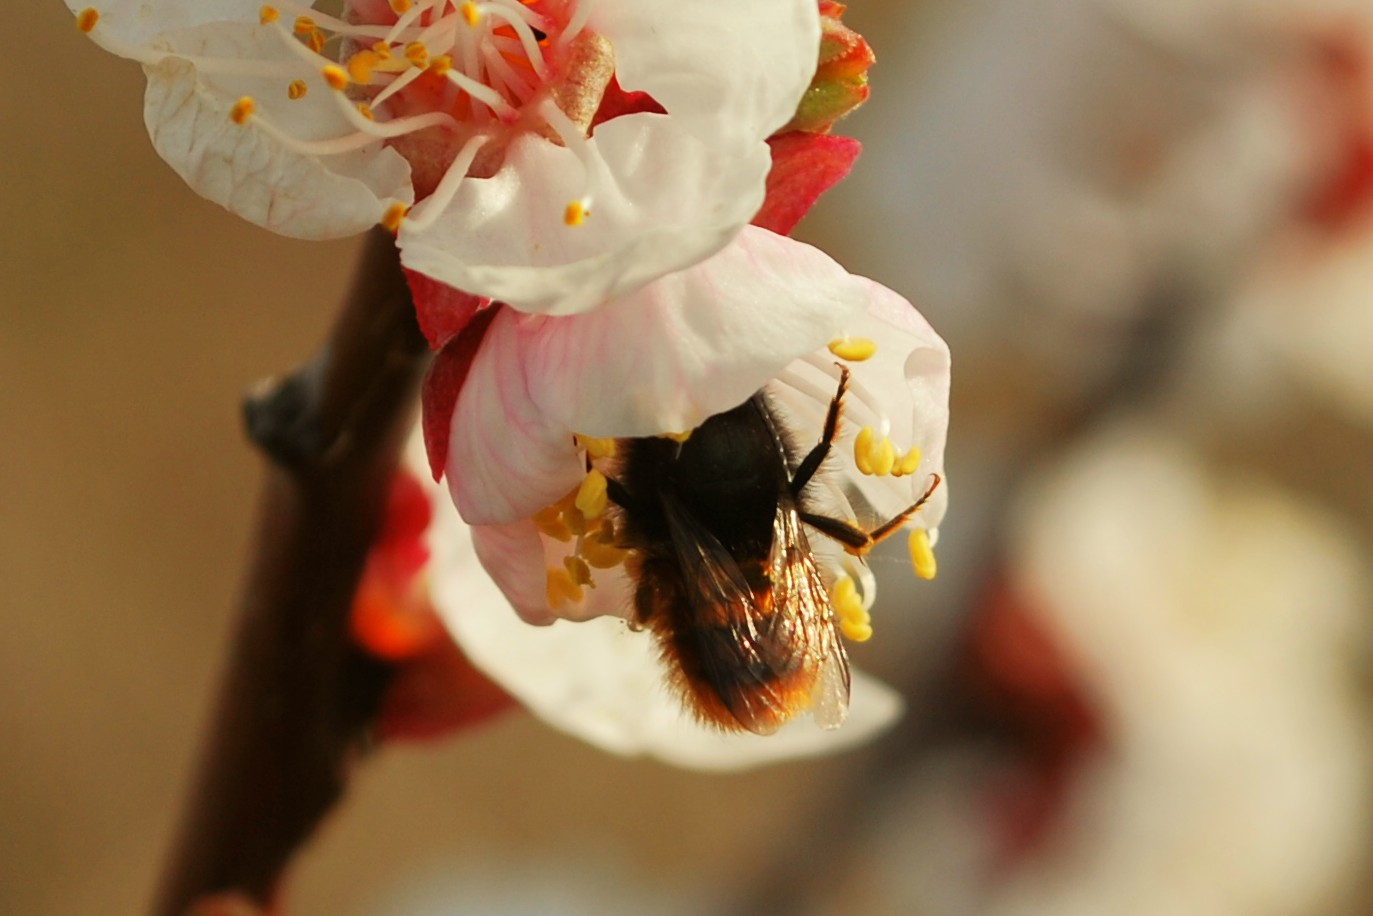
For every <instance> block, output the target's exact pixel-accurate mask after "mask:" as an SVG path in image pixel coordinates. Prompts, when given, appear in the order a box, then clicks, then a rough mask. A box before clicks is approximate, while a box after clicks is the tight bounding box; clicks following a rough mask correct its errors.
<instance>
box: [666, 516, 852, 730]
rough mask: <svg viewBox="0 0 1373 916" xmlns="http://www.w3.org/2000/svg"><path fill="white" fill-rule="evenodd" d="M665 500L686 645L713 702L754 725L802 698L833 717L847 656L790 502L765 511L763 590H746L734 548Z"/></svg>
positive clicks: (844, 695) (840, 707)
mask: <svg viewBox="0 0 1373 916" xmlns="http://www.w3.org/2000/svg"><path fill="white" fill-rule="evenodd" d="M664 509H665V510H666V513H665V514H666V516H667V520H668V527H669V528H670V530H671V532H672V542H673V547H674V549H675V551H676V554H677V559H678V562H679V563H680V564H681V567H682V573H683V578H684V579H685V583H686V589H687V593H686V599H687V601H688V603H689V604H690V606H691V609H692V612H693V619H692V621H691V625H690V626H689V627H688V630H689V634H690V637H691V638H692V639H694V640H695V641H696V645H695V648H696V650H697V651H696V652H694V653H693V655H694V656H695V657H697V658H698V659H699V661H700V666H701V673H702V676H703V677H704V679H705V680H706V682H707V683H708V684H709V686H710V687H711V689H713V690H714V692H715V694H716V696H717V697H718V699H719V701H720V703H721V704H722V705H723V706H724V708H725V709H726V710H727V711H728V712H729V714H730V715H732V716H733V717H734V718H735V719H736V720H737V721H738V722H739V724H741V725H742V726H743V727H745V728H747V729H748V730H749V731H752V732H756V733H758V734H771V733H772V732H774V731H776V730H777V729H778V728H779V727H780V726H782V725H783V724H784V723H786V722H787V721H788V720H789V719H791V717H792V716H793V715H794V714H795V713H796V712H798V711H800V710H802V709H805V708H807V707H810V708H812V709H813V710H814V712H815V716H816V720H817V721H818V722H819V723H820V724H821V725H823V726H825V727H829V728H832V727H834V726H837V725H838V724H839V723H840V722H841V721H843V718H844V712H845V711H846V709H847V707H848V691H849V671H848V659H847V656H846V655H845V654H844V648H843V645H842V643H840V642H839V636H838V633H837V632H836V631H835V629H834V624H833V622H832V620H831V614H830V604H829V596H828V593H827V592H826V590H825V586H824V582H823V581H822V580H821V578H820V574H819V571H818V570H817V569H816V568H815V561H814V558H813V557H812V556H811V553H810V548H809V546H808V545H807V543H806V541H805V535H804V533H803V532H802V531H801V528H800V520H799V519H798V518H797V516H796V510H795V507H794V506H792V505H790V504H789V503H786V504H783V505H779V507H778V511H777V516H776V518H774V521H773V549H772V553H771V555H770V556H769V557H767V558H766V562H767V564H768V573H769V579H770V581H771V582H772V588H771V592H770V594H767V593H765V594H755V593H754V591H753V589H752V588H751V587H750V586H749V584H748V580H747V578H746V577H745V575H744V573H743V571H742V570H741V569H740V568H739V564H738V563H737V562H736V561H735V559H734V557H733V556H731V555H730V552H729V551H728V550H727V549H726V548H725V547H724V545H722V544H721V543H720V541H719V540H718V539H717V538H716V537H715V536H714V535H713V534H711V532H710V531H709V530H708V529H706V527H705V526H704V525H702V524H701V523H700V522H699V521H698V520H697V519H696V518H695V516H694V515H692V513H691V512H690V511H689V510H688V509H686V508H685V507H684V506H682V505H681V504H680V503H679V502H677V501H676V500H675V499H672V498H671V497H669V498H667V499H665V500H664ZM707 709H708V707H707Z"/></svg>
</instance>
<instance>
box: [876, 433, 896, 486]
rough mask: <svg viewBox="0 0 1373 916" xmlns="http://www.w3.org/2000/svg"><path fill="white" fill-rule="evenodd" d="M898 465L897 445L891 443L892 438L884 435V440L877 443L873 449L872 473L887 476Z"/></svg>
mask: <svg viewBox="0 0 1373 916" xmlns="http://www.w3.org/2000/svg"><path fill="white" fill-rule="evenodd" d="M894 467H896V446H894V445H892V444H891V440H890V439H888V438H887V437H885V436H883V437H882V441H881V442H879V443H877V447H876V448H874V449H873V450H872V473H874V474H876V475H877V476H878V477H886V476H887V475H888V474H890V473H891V472H892V468H894Z"/></svg>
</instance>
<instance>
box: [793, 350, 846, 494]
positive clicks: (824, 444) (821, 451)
mask: <svg viewBox="0 0 1373 916" xmlns="http://www.w3.org/2000/svg"><path fill="white" fill-rule="evenodd" d="M836 365H838V364H836ZM848 386H849V370H848V367H847V366H843V365H840V366H839V390H838V391H836V392H835V393H834V397H833V399H831V400H830V408H829V410H828V411H827V412H826V413H825V430H824V432H822V433H821V434H820V441H819V442H817V443H816V444H815V448H813V449H811V450H810V452H809V453H808V454H807V455H806V457H805V458H803V459H801V463H800V464H799V465H797V466H796V473H795V474H793V475H792V476H791V495H792V496H794V497H799V496H800V495H801V491H802V490H804V489H805V488H806V484H808V483H810V479H811V478H812V477H814V476H815V472H816V471H818V470H820V465H821V464H823V463H824V461H825V458H827V457H828V456H829V453H830V448H831V447H833V445H834V437H835V436H836V435H838V434H839V414H840V412H841V410H842V408H843V401H844V391H845V389H847V388H848Z"/></svg>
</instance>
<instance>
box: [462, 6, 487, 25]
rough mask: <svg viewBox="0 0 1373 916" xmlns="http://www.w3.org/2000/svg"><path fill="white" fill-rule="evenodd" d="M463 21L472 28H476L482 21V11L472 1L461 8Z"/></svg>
mask: <svg viewBox="0 0 1373 916" xmlns="http://www.w3.org/2000/svg"><path fill="white" fill-rule="evenodd" d="M460 11H461V12H462V18H463V21H464V22H466V23H467V24H468V25H470V26H475V25H476V24H477V23H479V22H481V21H482V11H481V10H479V9H477V4H475V3H473V2H472V0H467V2H466V3H464V4H463V5H462V7H461V10H460Z"/></svg>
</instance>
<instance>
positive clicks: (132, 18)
mask: <svg viewBox="0 0 1373 916" xmlns="http://www.w3.org/2000/svg"><path fill="white" fill-rule="evenodd" d="M67 8H68V9H70V10H71V11H72V12H73V13H79V12H81V11H82V10H85V9H88V8H92V9H95V10H97V11H98V12H99V13H100V22H99V23H98V24H97V25H96V27H95V30H94V31H92V32H91V38H92V39H94V40H95V41H96V43H98V44H100V45H101V46H102V47H105V46H106V43H107V41H109V40H110V39H113V41H110V42H109V43H110V44H111V45H114V47H110V48H109V50H111V51H113V52H114V53H116V54H119V53H120V51H119V50H118V45H121V44H122V45H131V46H135V47H139V48H143V47H146V46H148V44H149V43H150V42H151V41H152V40H153V39H154V38H156V37H157V36H159V35H163V34H166V33H170V32H179V31H181V30H183V29H190V28H194V27H196V26H199V25H206V24H208V23H212V22H215V23H229V22H238V23H254V24H256V23H257V21H258V17H259V16H260V13H259V10H261V6H260V5H258V4H254V3H245V2H244V0H195V2H193V3H188V2H186V0H105V2H100V3H95V4H91V3H82V2H80V0H67Z"/></svg>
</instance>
